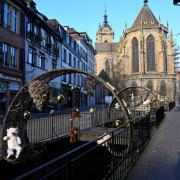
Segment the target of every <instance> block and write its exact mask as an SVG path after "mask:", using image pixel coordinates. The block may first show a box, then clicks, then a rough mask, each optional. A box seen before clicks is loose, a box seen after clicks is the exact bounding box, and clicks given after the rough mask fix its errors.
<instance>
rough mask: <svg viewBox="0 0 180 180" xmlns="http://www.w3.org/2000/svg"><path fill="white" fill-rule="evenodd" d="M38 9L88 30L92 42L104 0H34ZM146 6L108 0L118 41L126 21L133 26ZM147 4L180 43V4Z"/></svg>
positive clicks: (138, 0) (157, 0) (155, 0)
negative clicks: (167, 25)
mask: <svg viewBox="0 0 180 180" xmlns="http://www.w3.org/2000/svg"><path fill="white" fill-rule="evenodd" d="M34 1H35V2H36V4H37V9H38V10H39V11H40V12H42V13H43V14H45V15H46V16H47V17H48V18H49V19H57V20H58V21H59V22H60V24H61V25H63V26H66V25H68V26H71V27H74V28H75V29H76V30H77V31H79V32H84V31H86V32H87V33H88V35H89V36H90V38H91V39H92V40H93V43H94V42H95V39H96V32H97V29H98V26H99V23H102V22H103V15H104V9H105V0H34ZM142 6H143V0H106V9H107V15H108V22H109V24H110V25H112V28H113V30H114V32H115V41H119V39H120V36H121V35H122V31H123V28H124V26H125V23H127V25H128V27H130V26H131V25H132V24H133V22H134V20H135V18H136V17H137V15H138V13H139V11H140V10H141V8H142ZM148 6H149V7H150V8H151V10H152V11H153V13H154V15H155V16H156V18H157V19H159V16H160V19H161V23H162V24H164V25H166V24H167V21H168V23H169V29H172V30H173V34H174V38H175V40H176V42H177V44H178V45H180V35H176V34H178V33H180V20H179V17H180V6H174V5H173V0H149V1H148Z"/></svg>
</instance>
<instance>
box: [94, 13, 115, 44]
mask: <svg viewBox="0 0 180 180" xmlns="http://www.w3.org/2000/svg"><path fill="white" fill-rule="evenodd" d="M107 18H108V16H107V14H106V10H105V13H104V22H103V24H102V25H101V24H99V29H98V31H97V33H96V43H112V42H113V39H114V32H113V30H112V28H111V27H110V25H109V24H108V20H107Z"/></svg>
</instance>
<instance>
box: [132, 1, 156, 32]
mask: <svg viewBox="0 0 180 180" xmlns="http://www.w3.org/2000/svg"><path fill="white" fill-rule="evenodd" d="M142 26H143V27H147V28H158V27H159V22H158V20H157V19H156V17H155V16H154V14H153V13H152V11H151V9H150V8H149V7H148V5H147V3H144V6H143V7H142V9H141V11H140V13H139V15H138V16H137V18H136V20H135V21H134V24H133V25H132V27H131V29H139V28H140V27H142Z"/></svg>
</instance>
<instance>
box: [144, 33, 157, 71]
mask: <svg viewBox="0 0 180 180" xmlns="http://www.w3.org/2000/svg"><path fill="white" fill-rule="evenodd" d="M146 47H147V71H155V70H156V68H155V44H154V37H153V36H152V35H150V36H149V37H148V38H147V41H146Z"/></svg>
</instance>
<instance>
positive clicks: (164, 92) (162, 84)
mask: <svg viewBox="0 0 180 180" xmlns="http://www.w3.org/2000/svg"><path fill="white" fill-rule="evenodd" d="M160 94H161V95H163V96H165V95H166V83H165V81H161V84H160Z"/></svg>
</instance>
